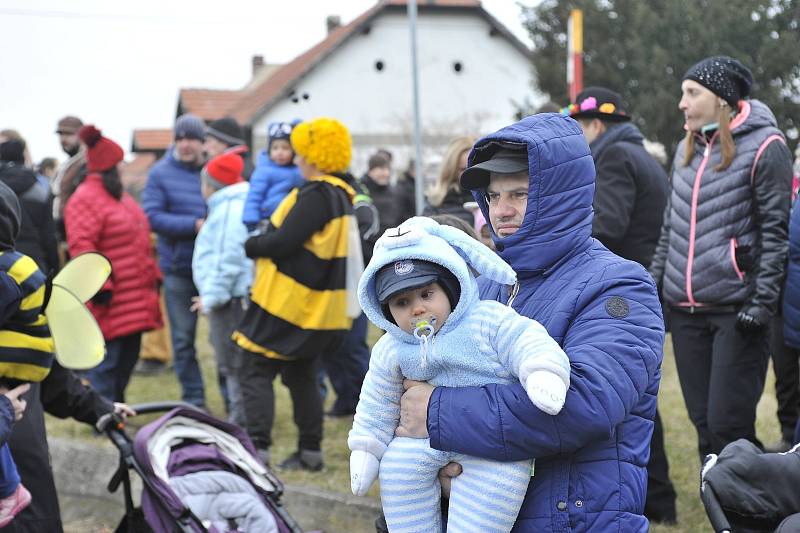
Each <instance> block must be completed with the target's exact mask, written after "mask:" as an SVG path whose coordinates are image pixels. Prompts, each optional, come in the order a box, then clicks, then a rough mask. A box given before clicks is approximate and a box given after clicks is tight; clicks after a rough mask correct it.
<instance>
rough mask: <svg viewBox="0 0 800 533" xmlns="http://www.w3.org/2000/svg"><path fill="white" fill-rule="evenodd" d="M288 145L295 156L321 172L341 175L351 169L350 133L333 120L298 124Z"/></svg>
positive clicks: (319, 119) (316, 119)
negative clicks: (298, 156) (290, 143)
mask: <svg viewBox="0 0 800 533" xmlns="http://www.w3.org/2000/svg"><path fill="white" fill-rule="evenodd" d="M291 142H292V148H293V149H294V151H295V153H296V154H298V155H300V156H302V157H303V159H305V160H306V162H307V163H310V164H312V165H314V166H315V167H317V168H318V169H319V170H320V172H324V173H326V174H329V173H331V172H344V171H345V170H347V167H348V166H350V156H351V147H352V144H353V142H352V140H351V139H350V132H349V131H347V128H346V127H345V126H344V124H342V123H341V122H339V121H338V120H336V119H335V118H328V117H320V118H315V119H314V120H311V121H308V122H301V123H300V124H298V125H297V126H295V127H294V129H293V130H292V136H291Z"/></svg>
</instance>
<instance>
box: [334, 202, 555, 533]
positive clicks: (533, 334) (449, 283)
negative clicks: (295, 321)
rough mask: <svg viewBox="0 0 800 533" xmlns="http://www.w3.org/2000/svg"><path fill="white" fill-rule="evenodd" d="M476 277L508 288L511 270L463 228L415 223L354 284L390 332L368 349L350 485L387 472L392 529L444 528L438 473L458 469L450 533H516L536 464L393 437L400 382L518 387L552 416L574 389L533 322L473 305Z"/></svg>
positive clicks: (387, 243) (385, 497) (388, 242)
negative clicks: (454, 466)
mask: <svg viewBox="0 0 800 533" xmlns="http://www.w3.org/2000/svg"><path fill="white" fill-rule="evenodd" d="M473 272H477V273H478V274H479V275H481V276H485V277H486V278H488V279H491V280H494V281H498V282H501V283H504V284H508V285H513V284H514V283H515V282H516V275H515V274H514V271H513V270H512V269H511V267H510V266H509V265H508V264H506V263H505V262H504V261H503V260H502V259H500V257H499V256H497V255H496V254H495V253H494V252H492V251H491V250H490V249H489V248H487V247H486V246H484V245H483V244H481V243H479V242H478V241H475V240H474V239H472V238H470V237H469V236H468V235H466V234H465V233H463V232H461V231H460V230H457V229H455V228H451V227H449V226H442V225H439V224H437V223H436V222H435V221H433V220H431V219H429V218H425V217H416V218H412V219H409V220H408V221H406V222H404V223H403V224H402V225H401V226H400V227H399V228H392V229H389V230H387V231H386V232H385V233H384V235H383V236H382V237H381V238H380V239H379V240H378V242H377V243H376V245H375V250H374V253H373V256H372V260H371V261H370V263H369V265H368V266H367V268H366V270H365V271H364V275H363V276H362V277H361V281H360V283H359V286H358V296H359V301H360V303H361V307H362V308H363V309H364V312H365V313H366V314H367V316H368V317H369V319H370V320H371V321H372V322H373V323H374V324H375V325H377V326H378V327H380V328H381V329H384V330H386V332H387V334H386V335H384V336H383V337H381V339H380V340H379V341H378V342H377V343H376V344H375V346H374V347H373V349H372V357H371V360H370V367H369V372H368V373H367V376H366V378H365V380H364V385H363V387H362V389H361V397H360V399H359V403H358V407H357V409H356V416H355V420H354V422H353V429H352V430H351V431H350V435H349V438H348V445H349V447H350V450H351V455H350V481H351V489H352V491H353V493H354V494H356V495H363V494H365V493H366V492H367V490H368V489H369V487H370V486H371V485H372V483H373V482H374V481H375V479H376V478H377V477H378V476H380V484H381V500H382V504H383V511H384V514H385V515H386V522H387V525H388V526H389V531H390V532H392V533H394V532H404V531H408V532H418V531H435V532H439V531H442V530H443V529H444V528H443V524H442V523H441V522H442V520H441V511H440V486H439V482H438V479H437V473H438V471H439V469H440V468H441V467H443V466H445V465H446V464H447V463H449V462H451V461H452V462H457V463H460V464H461V465H462V467H463V471H462V473H461V475H459V476H458V477H456V478H454V479H453V482H452V488H451V493H450V507H449V516H448V523H447V527H446V529H447V532H448V533H454V532H461V531H481V532H489V531H497V532H507V531H510V530H511V528H512V527H513V525H514V522H515V520H516V517H517V514H518V513H519V509H520V506H521V505H522V501H523V499H524V497H525V492H526V490H527V488H528V482H529V481H530V476H531V468H532V460H529V461H520V462H510V463H501V462H497V461H491V460H488V459H481V458H477V457H470V456H466V455H463V454H457V453H450V452H442V451H438V450H434V449H432V448H431V447H430V441H429V439H412V438H400V437H395V436H394V432H395V429H396V428H397V426H398V423H399V420H400V397H401V396H402V394H403V379H404V378H408V379H413V380H417V381H427V382H428V383H430V384H431V385H434V386H445V387H460V386H480V385H485V384H487V383H504V384H507V383H512V382H514V381H519V382H521V383H522V385H523V386H524V387H525V389H526V391H527V393H528V396H529V397H530V399H531V401H532V402H533V403H534V405H536V406H537V407H538V408H539V409H541V410H543V411H545V412H547V413H549V414H552V415H555V414H557V413H558V412H559V411H560V410H561V408H562V407H563V405H564V400H565V396H566V392H567V389H568V388H569V370H570V368H569V360H568V359H567V356H566V354H565V353H564V352H563V350H561V348H560V347H559V345H558V344H557V343H556V341H554V340H553V339H552V338H551V337H550V336H549V335H548V334H547V331H546V330H545V329H544V327H543V326H542V325H541V324H539V323H538V322H536V321H534V320H531V319H529V318H525V317H523V316H520V315H518V314H517V313H516V312H515V311H514V310H512V309H511V308H510V307H507V306H505V305H503V304H501V303H499V302H496V301H484V300H480V299H479V298H478V286H477V282H476V279H475V275H474V274H473Z"/></svg>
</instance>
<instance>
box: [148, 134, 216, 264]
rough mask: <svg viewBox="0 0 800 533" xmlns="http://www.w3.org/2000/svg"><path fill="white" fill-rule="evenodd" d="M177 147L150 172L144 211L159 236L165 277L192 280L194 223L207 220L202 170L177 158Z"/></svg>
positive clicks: (160, 255)
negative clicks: (189, 165)
mask: <svg viewBox="0 0 800 533" xmlns="http://www.w3.org/2000/svg"><path fill="white" fill-rule="evenodd" d="M174 151H175V148H174V147H173V146H170V147H169V149H168V150H167V153H166V154H165V155H164V157H162V158H161V159H160V160H159V161H158V162H157V163H156V164H155V165H154V166H153V168H152V169H151V170H150V175H149V176H148V177H147V185H145V188H144V191H143V192H142V209H144V212H145V213H146V214H147V219H148V220H149V221H150V227H151V228H152V230H153V231H154V232H155V233H156V234H157V235H158V247H157V248H158V262H159V266H160V267H161V271H162V272H163V273H164V274H177V275H181V276H186V277H191V275H192V252H193V251H194V239H195V224H196V222H197V219H199V218H205V217H206V201H205V200H204V199H203V195H202V193H201V192H200V169H199V168H198V169H196V170H195V169H191V168H189V167H187V166H186V165H184V164H183V163H181V162H180V161H178V160H177V159H175V155H174Z"/></svg>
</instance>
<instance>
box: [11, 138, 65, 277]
mask: <svg viewBox="0 0 800 533" xmlns="http://www.w3.org/2000/svg"><path fill="white" fill-rule="evenodd" d="M24 154H25V142H24V141H22V140H20V139H10V140H6V141H5V142H3V143H0V181H2V182H3V183H5V184H6V185H8V187H9V188H10V189H11V190H13V191H14V194H16V195H17V198H18V199H19V203H20V207H21V208H22V223H21V225H20V231H19V237H18V238H17V243H16V249H17V250H18V251H19V252H20V253H23V254H25V255H27V256H28V257H30V258H31V259H33V260H34V261H36V264H37V265H38V267H39V270H41V271H42V273H44V274H45V275H48V274H50V273H51V272H52V271H53V270H57V269H58V244H57V242H56V228H55V224H54V222H53V199H52V196H51V195H50V191H49V190H47V189H46V188H45V187H44V186H43V185H42V184H40V183H39V181H38V180H37V179H36V173H35V172H34V171H33V170H31V169H29V168H27V167H25V155H24Z"/></svg>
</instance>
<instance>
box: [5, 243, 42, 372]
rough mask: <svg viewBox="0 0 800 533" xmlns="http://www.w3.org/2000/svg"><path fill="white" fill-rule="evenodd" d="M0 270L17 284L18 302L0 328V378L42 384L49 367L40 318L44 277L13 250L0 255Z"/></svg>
mask: <svg viewBox="0 0 800 533" xmlns="http://www.w3.org/2000/svg"><path fill="white" fill-rule="evenodd" d="M0 270H2V271H4V272H6V273H7V274H8V275H9V276H10V277H11V278H12V279H13V280H14V281H15V282H16V283H17V285H19V287H20V289H21V292H22V301H21V302H20V306H19V309H18V310H17V312H16V313H14V314H13V315H11V317H10V318H9V319H7V320H6V321H5V323H4V324H3V325H2V326H0V377H2V378H7V379H15V380H20V381H42V380H43V379H44V378H45V377H47V374H49V373H50V366H51V365H52V364H53V351H54V345H53V338H52V337H51V336H50V328H49V327H47V318H45V316H44V314H43V313H44V310H43V309H42V304H43V303H44V293H45V277H44V274H42V273H41V271H40V270H39V268H38V267H37V266H36V263H35V262H34V261H33V259H31V258H30V257H28V256H27V255H23V254H21V253H19V252H16V251H13V250H11V251H3V252H0Z"/></svg>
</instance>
